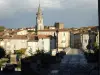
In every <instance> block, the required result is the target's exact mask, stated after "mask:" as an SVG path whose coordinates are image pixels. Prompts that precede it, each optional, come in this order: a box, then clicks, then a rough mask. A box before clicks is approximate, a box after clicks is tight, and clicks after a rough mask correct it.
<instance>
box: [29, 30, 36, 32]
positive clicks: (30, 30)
mask: <svg viewBox="0 0 100 75" xmlns="http://www.w3.org/2000/svg"><path fill="white" fill-rule="evenodd" d="M27 31H28V32H35V31H34V30H27Z"/></svg>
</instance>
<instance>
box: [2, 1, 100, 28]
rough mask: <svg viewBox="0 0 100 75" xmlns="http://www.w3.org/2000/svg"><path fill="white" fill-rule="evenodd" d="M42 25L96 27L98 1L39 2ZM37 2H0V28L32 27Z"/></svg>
mask: <svg viewBox="0 0 100 75" xmlns="http://www.w3.org/2000/svg"><path fill="white" fill-rule="evenodd" d="M40 4H41V9H42V12H43V18H44V25H45V26H53V25H54V23H55V22H61V23H64V27H66V28H71V27H85V26H94V25H98V0H40ZM38 6H39V0H0V26H5V27H7V28H21V27H33V26H35V25H36V12H37V8H38Z"/></svg>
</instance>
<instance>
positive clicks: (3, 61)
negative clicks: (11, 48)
mask: <svg viewBox="0 0 100 75" xmlns="http://www.w3.org/2000/svg"><path fill="white" fill-rule="evenodd" d="M8 60H9V59H8V58H2V59H0V66H1V65H2V64H3V63H5V62H7V61H8Z"/></svg>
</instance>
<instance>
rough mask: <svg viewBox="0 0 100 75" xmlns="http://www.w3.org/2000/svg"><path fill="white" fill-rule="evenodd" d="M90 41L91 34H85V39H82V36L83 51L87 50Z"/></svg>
mask: <svg viewBox="0 0 100 75" xmlns="http://www.w3.org/2000/svg"><path fill="white" fill-rule="evenodd" d="M88 40H89V34H83V39H82V36H81V42H82V48H83V49H87V45H88Z"/></svg>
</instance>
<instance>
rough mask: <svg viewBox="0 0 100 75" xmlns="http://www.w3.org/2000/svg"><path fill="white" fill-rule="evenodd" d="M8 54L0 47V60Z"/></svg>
mask: <svg viewBox="0 0 100 75" xmlns="http://www.w3.org/2000/svg"><path fill="white" fill-rule="evenodd" d="M5 55H6V53H5V50H4V48H2V47H0V59H1V58H3V57H5Z"/></svg>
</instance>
